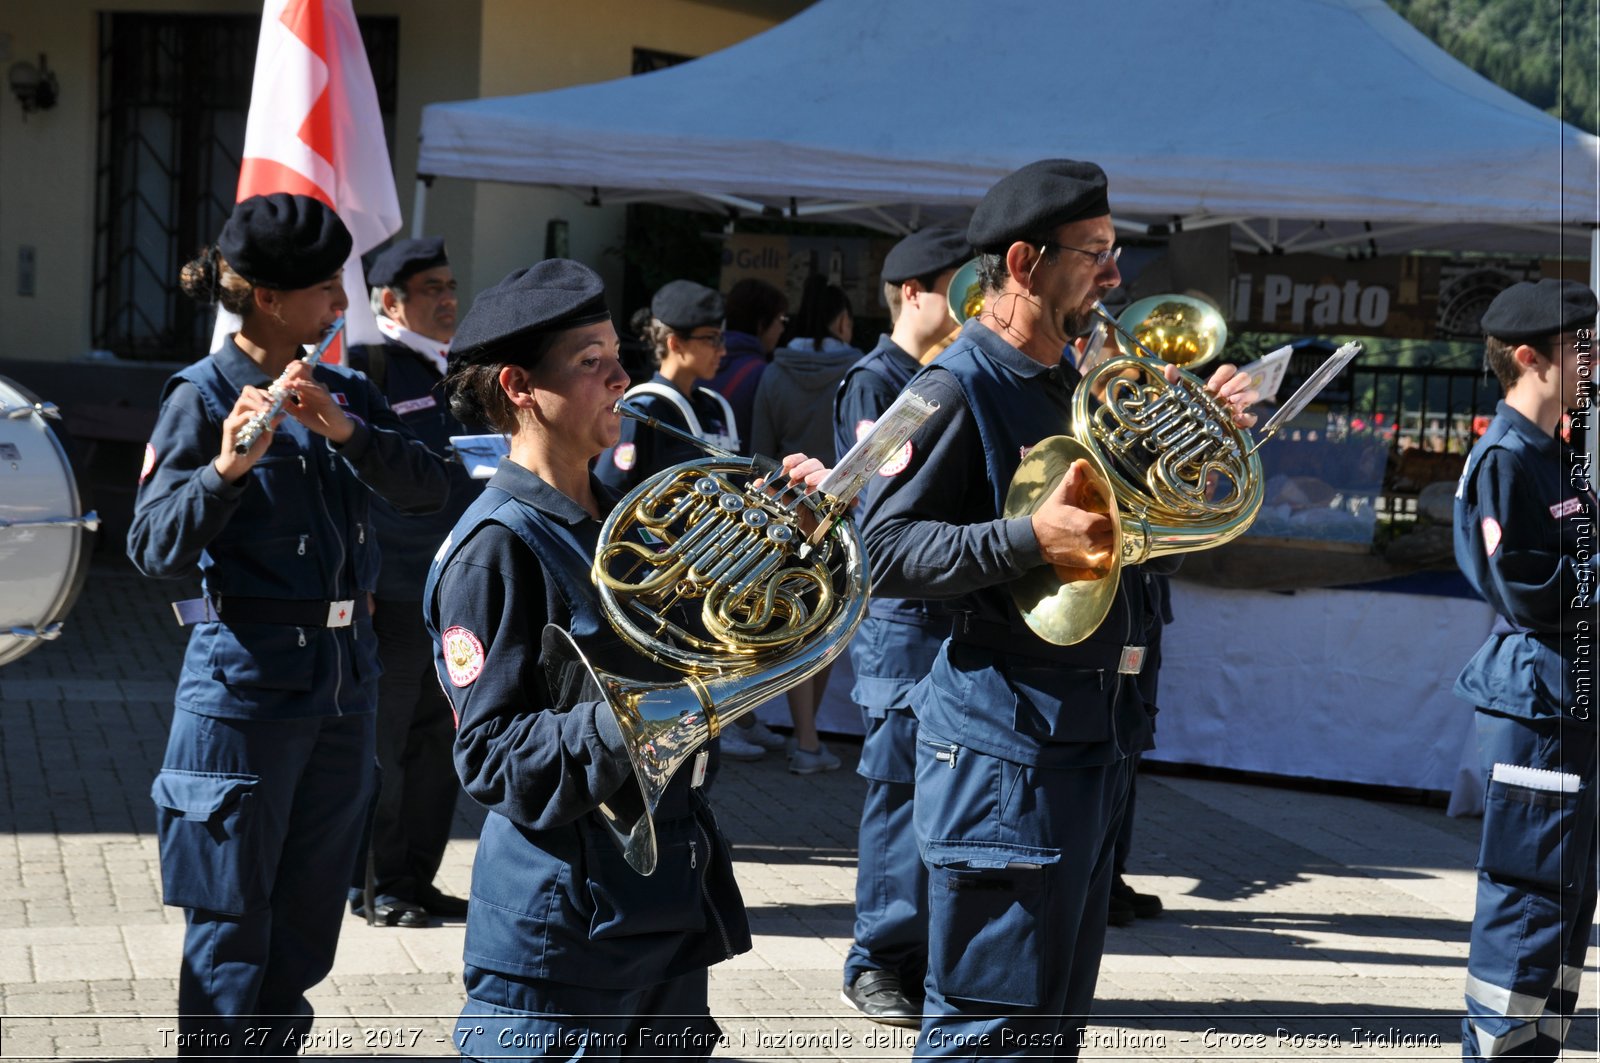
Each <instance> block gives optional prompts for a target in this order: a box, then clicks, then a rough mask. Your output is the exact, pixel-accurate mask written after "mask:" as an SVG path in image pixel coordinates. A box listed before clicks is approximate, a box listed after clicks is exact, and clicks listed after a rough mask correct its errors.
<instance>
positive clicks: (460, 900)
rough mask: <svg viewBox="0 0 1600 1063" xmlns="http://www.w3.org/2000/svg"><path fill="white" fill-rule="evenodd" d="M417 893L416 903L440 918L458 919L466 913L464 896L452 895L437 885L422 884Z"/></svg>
mask: <svg viewBox="0 0 1600 1063" xmlns="http://www.w3.org/2000/svg"><path fill="white" fill-rule="evenodd" d="M417 894H418V896H417V903H418V904H420V905H422V906H423V907H424V908H426V909H427V910H428V914H429V915H437V916H438V917H439V918H441V919H460V918H463V917H464V916H465V915H466V914H467V902H466V898H464V897H452V896H451V895H450V894H448V893H446V892H444V891H443V890H441V889H439V888H438V887H437V886H432V885H429V886H424V887H422V889H420V890H418V891H417Z"/></svg>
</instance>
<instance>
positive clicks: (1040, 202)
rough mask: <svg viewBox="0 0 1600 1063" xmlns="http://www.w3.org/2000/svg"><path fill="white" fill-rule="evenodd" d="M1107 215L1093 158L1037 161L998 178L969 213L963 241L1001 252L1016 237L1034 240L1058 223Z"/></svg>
mask: <svg viewBox="0 0 1600 1063" xmlns="http://www.w3.org/2000/svg"><path fill="white" fill-rule="evenodd" d="M1110 213H1111V206H1110V203H1109V201H1108V200H1107V198H1106V174H1105V171H1104V170H1102V169H1100V167H1098V166H1096V165H1095V164H1094V163H1092V162H1074V161H1073V160H1072V159H1042V160H1040V161H1039V162H1030V163H1029V164H1028V165H1026V166H1024V167H1023V168H1022V169H1020V170H1018V171H1016V172H1015V173H1009V174H1007V175H1006V176H1004V177H1002V178H1000V180H999V181H997V182H996V183H995V186H994V187H993V188H991V189H989V191H988V192H987V193H986V194H985V195H984V197H983V201H982V202H980V203H979V204H978V208H977V209H976V210H974V211H973V212H972V221H971V223H970V224H968V226H967V239H968V240H969V241H971V243H972V246H973V247H974V248H976V249H977V250H979V251H984V252H988V253H991V254H1000V253H1003V252H1004V251H1005V249H1006V248H1008V247H1010V246H1011V245H1012V244H1014V243H1016V242H1017V241H1018V240H1023V241H1030V240H1038V239H1040V238H1041V237H1045V236H1048V235H1050V233H1051V232H1052V231H1053V230H1054V229H1055V228H1056V227H1057V226H1059V225H1065V224H1066V223H1067V222H1069V221H1080V220H1082V219H1084V218H1099V217H1103V216H1105V215H1107V214H1110Z"/></svg>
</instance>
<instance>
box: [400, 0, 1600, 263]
mask: <svg viewBox="0 0 1600 1063" xmlns="http://www.w3.org/2000/svg"><path fill="white" fill-rule="evenodd" d="M421 139H422V143H421V150H420V155H419V159H418V172H419V174H420V175H425V176H424V178H423V179H422V180H419V186H418V203H417V208H418V209H417V210H416V211H415V212H414V218H413V223H414V225H415V226H416V227H417V229H418V231H420V230H421V225H422V216H423V210H422V208H423V207H424V205H425V204H424V201H423V192H422V188H423V187H424V186H423V180H426V179H427V178H431V177H433V176H443V177H460V178H468V179H475V180H489V181H504V182H513V183H531V184H540V185H552V186H559V187H564V188H568V189H570V190H571V191H572V192H573V193H574V194H575V195H577V196H579V197H581V198H582V199H584V200H586V201H591V202H602V203H618V202H638V201H650V202H657V203H668V204H676V205H683V206H695V207H699V208H701V209H705V208H707V207H711V208H713V209H718V210H726V211H730V212H733V213H735V214H760V213H779V214H783V215H787V216H791V217H797V218H812V219H830V220H850V221H855V222H859V223H862V224H865V225H869V226H873V227H876V228H879V229H883V230H887V231H891V232H900V231H906V230H908V229H911V228H916V227H919V226H920V225H923V224H928V223H930V222H931V221H933V220H935V219H952V218H964V217H965V216H966V214H967V213H968V211H969V210H970V208H971V206H972V205H973V204H974V203H975V202H977V200H978V199H979V198H980V197H981V196H982V195H983V193H984V191H985V190H986V189H987V188H988V187H989V186H990V185H991V184H993V182H994V181H995V180H996V179H997V178H999V177H1000V176H1002V175H1003V174H1005V173H1007V172H1009V171H1011V170H1013V169H1015V168H1016V167H1018V166H1020V165H1022V164H1024V163H1027V162H1030V161H1032V160H1034V159H1038V158H1043V157H1050V156H1069V157H1075V158H1088V159H1093V160H1095V161H1096V162H1099V163H1100V164H1101V165H1102V166H1104V168H1105V169H1106V171H1107V173H1108V174H1109V175H1110V177H1111V191H1112V208H1113V210H1114V211H1115V213H1116V216H1117V218H1118V221H1119V224H1123V225H1126V226H1128V227H1130V228H1132V227H1140V228H1143V227H1155V230H1154V231H1157V232H1161V231H1170V228H1171V227H1174V226H1181V227H1182V228H1184V229H1186V230H1194V229H1196V228H1200V227H1211V226H1218V225H1229V226H1231V227H1232V232H1233V240H1234V243H1235V245H1236V246H1238V247H1241V248H1254V249H1260V250H1277V249H1281V250H1284V251H1296V252H1298V251H1323V252H1330V253H1375V252H1385V253H1392V252H1397V251H1406V250H1418V249H1446V250H1474V251H1494V252H1507V253H1526V254H1545V255H1550V254H1557V255H1562V254H1564V255H1583V254H1586V253H1588V252H1589V250H1590V243H1591V239H1592V232H1593V231H1594V226H1595V223H1596V222H1597V221H1600V214H1597V205H1596V188H1597V180H1596V177H1597V172H1600V141H1597V140H1596V138H1595V137H1593V136H1590V135H1588V134H1585V133H1582V132H1579V131H1578V130H1576V129H1574V128H1572V127H1570V126H1567V125H1564V124H1563V123H1561V122H1559V121H1557V120H1556V119H1555V118H1552V117H1551V116H1549V115H1546V114H1544V113H1542V112H1540V111H1539V110H1538V109H1537V108H1534V107H1532V106H1530V105H1529V104H1527V103H1524V102H1522V101H1521V100H1519V99H1517V98H1516V97H1514V96H1512V95H1511V94H1510V93H1508V92H1506V91H1505V90H1503V89H1500V88H1498V87H1497V86H1495V85H1493V84H1492V83H1490V82H1488V81H1486V80H1484V79H1483V78H1481V77H1479V76H1478V75H1477V74H1475V73H1473V72H1472V71H1471V70H1469V69H1468V68H1466V67H1465V66H1463V65H1461V64H1460V63H1458V62H1457V61H1456V60H1454V59H1453V58H1451V57H1450V56H1449V55H1447V54H1446V53H1445V52H1443V51H1441V50H1440V49H1439V48H1437V47H1436V46H1435V45H1434V44H1432V43H1431V42H1430V41H1428V40H1427V38H1425V37H1424V36H1423V35H1422V34H1420V33H1419V32H1417V31H1416V30H1415V29H1413V28H1412V27H1411V26H1410V25H1409V24H1408V23H1406V22H1405V20H1404V19H1402V18H1401V17H1400V16H1398V15H1397V14H1395V13H1394V12H1393V11H1392V10H1390V8H1389V7H1388V6H1387V5H1386V4H1385V3H1383V0H1119V2H1118V3H1115V4H1091V3H1088V2H1086V0H1060V2H1042V0H886V2H877V0H874V2H868V3H864V2H861V0H819V2H818V3H816V4H815V5H814V6H812V7H810V8H808V9H807V10H805V11H803V12H802V13H800V14H799V15H797V16H796V17H794V18H792V19H790V20H789V21H787V22H784V23H782V24H781V25H778V26H776V27H774V28H773V29H771V30H769V31H768V32H766V33H763V34H761V35H759V36H757V37H754V38H751V39H750V40H747V41H745V42H743V43H741V44H738V45H736V46H734V47H732V48H728V49H726V50H724V51H721V52H717V53H715V54H712V55H709V56H706V57H704V58H702V59H698V60H696V61H694V62H692V63H687V64H684V65H682V66H678V67H674V68H671V69H667V70H663V71H659V72H656V73H652V74H647V75H644V76H641V77H635V78H627V79H621V80H617V81H610V82H604V83H600V84H594V85H585V86H580V87H576V88H570V89H560V90H556V91H552V92H542V93H534V94H530V95H524V96H507V97H500V98H493V99H482V100H470V101H464V102H457V103H439V104H433V105H430V106H428V107H426V108H425V109H424V111H423V117H422V134H421ZM1594 257H1595V259H1596V260H1600V255H1596V256H1594Z"/></svg>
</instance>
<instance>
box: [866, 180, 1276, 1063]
mask: <svg viewBox="0 0 1600 1063" xmlns="http://www.w3.org/2000/svg"><path fill="white" fill-rule="evenodd" d="M968 237H969V239H970V241H971V243H972V245H973V247H974V248H975V249H976V250H977V251H978V252H979V254H980V256H981V258H980V280H981V282H982V285H983V304H984V309H983V311H982V312H981V314H980V315H979V316H978V317H976V318H974V319H972V320H969V321H968V322H967V323H966V325H965V327H964V328H963V330H962V333H961V336H960V337H959V338H958V339H957V340H956V341H955V343H954V344H952V345H951V346H950V348H949V349H948V350H947V351H945V352H944V354H943V355H941V356H940V358H939V360H938V361H937V362H936V363H935V364H933V365H932V366H930V367H929V368H928V369H926V370H924V372H923V373H922V374H921V375H920V376H919V377H918V378H917V379H916V380H915V381H914V382H913V383H912V384H911V385H910V387H911V388H912V389H913V390H914V391H916V392H917V394H919V395H921V396H922V397H923V398H925V399H929V400H932V401H936V402H937V403H938V404H939V410H938V412H937V413H935V414H934V415H933V417H932V418H931V419H930V420H929V421H928V422H927V423H926V424H924V425H923V426H922V428H921V429H920V430H919V431H918V432H917V434H916V435H915V436H914V437H913V439H912V442H911V455H910V460H909V462H908V463H905V467H904V468H903V469H902V470H901V471H900V472H898V473H896V474H894V475H892V476H887V477H883V478H881V479H880V480H879V482H878V483H877V484H876V485H874V489H873V490H872V491H871V492H869V495H868V499H867V505H866V511H865V515H864V518H863V523H864V537H865V540H866V543H867V550H868V555H869V556H870V558H871V560H872V571H873V576H874V583H873V587H872V590H873V593H875V594H886V595H891V596H916V597H920V598H929V599H946V600H949V601H950V603H951V606H952V609H953V610H954V611H955V614H956V618H957V619H956V621H955V628H954V631H953V633H952V635H951V637H950V639H949V640H948V641H947V642H946V643H945V644H944V647H943V649H942V651H941V653H940V655H939V657H938V658H937V660H936V661H935V663H934V666H933V669H932V671H931V673H930V674H929V675H928V677H927V678H926V679H924V680H923V681H922V682H921V683H920V684H919V685H918V686H917V687H916V688H915V689H914V690H913V692H912V694H911V700H912V706H913V708H914V709H915V710H916V714H917V718H918V721H919V727H920V734H919V739H918V750H917V772H916V775H917V782H916V785H917V801H916V810H915V816H916V826H917V835H918V841H919V843H920V844H921V847H922V852H923V859H924V862H925V863H926V865H927V867H928V872H929V876H930V890H929V906H930V912H929V922H930V925H929V937H930V940H929V957H928V981H927V988H928V995H927V1003H926V1009H925V1017H924V1019H923V1025H922V1031H921V1036H920V1038H919V1044H918V1047H917V1053H916V1054H917V1056H918V1058H922V1057H923V1056H924V1055H927V1056H937V1055H944V1054H958V1055H962V1056H967V1057H971V1056H974V1055H976V1056H980V1057H982V1056H995V1055H1013V1054H1020V1053H1023V1052H1027V1051H1029V1050H1030V1049H1034V1050H1044V1051H1048V1052H1050V1053H1051V1054H1052V1055H1056V1056H1058V1057H1061V1058H1073V1057H1076V1055H1077V1045H1078V1044H1079V1040H1080V1037H1081V1035H1082V1031H1083V1029H1084V1026H1085V1024H1086V1017H1087V1015H1088V1012H1089V1007H1090V1004H1091V1001H1092V998H1093V994H1094V985H1095V979H1096V976H1097V974H1098V971H1099V965H1100V955H1101V951H1102V948H1103V945H1104V939H1105V926H1106V914H1107V906H1108V896H1109V889H1110V886H1111V879H1112V867H1111V860H1112V844H1113V840H1114V838H1115V836H1116V833H1117V829H1118V826H1119V824H1120V822H1121V819H1122V816H1123V813H1124V804H1125V800H1126V796H1127V793H1128V786H1129V779H1130V777H1131V772H1132V765H1133V759H1132V758H1133V754H1135V753H1137V752H1138V751H1140V750H1141V749H1143V748H1144V747H1145V745H1146V743H1147V740H1148V738H1149V735H1150V719H1149V716H1148V714H1147V712H1146V708H1145V706H1144V704H1143V702H1142V701H1141V700H1140V697H1139V693H1138V687H1137V683H1136V680H1137V678H1138V674H1139V671H1140V669H1141V667H1142V665H1143V647H1144V640H1145V633H1146V621H1145V617H1144V615H1143V611H1144V610H1143V605H1142V603H1143V600H1144V596H1143V594H1142V592H1141V591H1140V590H1139V589H1138V586H1137V583H1136V581H1137V580H1138V579H1139V574H1138V572H1137V571H1136V570H1132V569H1130V568H1123V567H1120V566H1119V565H1117V564H1115V563H1114V562H1115V561H1116V559H1117V557H1118V556H1119V552H1120V553H1121V554H1122V555H1124V556H1127V551H1126V550H1123V548H1122V545H1121V544H1122V542H1123V539H1124V538H1125V536H1124V534H1123V533H1122V532H1120V531H1119V526H1118V524H1117V521H1116V519H1114V517H1113V516H1109V515H1108V514H1107V513H1106V509H1107V502H1108V501H1109V499H1108V492H1109V486H1108V485H1107V484H1106V483H1104V482H1102V481H1101V480H1100V479H1099V475H1098V474H1097V473H1095V472H1094V471H1092V464H1091V463H1090V462H1088V461H1085V460H1081V459H1080V460H1076V461H1071V462H1069V463H1066V464H1065V465H1064V466H1063V469H1064V475H1060V476H1059V478H1058V482H1056V483H1055V484H1054V485H1053V486H1051V487H1049V488H1047V489H1045V490H1042V491H1040V492H1039V493H1038V497H1037V500H1036V503H1035V505H1034V506H1033V508H1032V511H1031V514H1029V515H1022V516H1014V517H1010V518H1007V517H1006V516H1005V515H1004V514H1005V513H1006V510H1007V489H1008V485H1009V484H1011V483H1012V479H1013V476H1014V474H1016V472H1017V470H1018V467H1019V465H1021V464H1022V462H1023V459H1024V457H1025V456H1026V454H1027V452H1028V451H1029V450H1030V449H1031V448H1033V447H1034V446H1035V444H1038V443H1040V442H1041V441H1042V440H1044V439H1046V438H1047V437H1053V436H1059V435H1061V434H1063V433H1065V432H1067V430H1068V428H1067V426H1068V424H1069V421H1070V419H1071V413H1072V406H1073V398H1074V392H1075V389H1076V388H1077V385H1078V384H1079V382H1080V380H1081V379H1082V378H1081V377H1080V376H1079V374H1078V372H1077V371H1076V370H1075V369H1074V368H1073V367H1072V363H1071V361H1070V360H1064V359H1063V357H1062V355H1063V351H1064V350H1066V349H1067V347H1068V345H1069V344H1070V343H1071V342H1072V340H1073V339H1074V338H1075V337H1076V336H1078V335H1081V334H1082V333H1083V332H1084V331H1085V330H1086V326H1087V325H1088V324H1089V322H1090V320H1091V315H1092V314H1093V313H1094V311H1095V308H1096V303H1097V302H1098V300H1099V299H1100V297H1101V296H1102V295H1103V294H1104V293H1105V292H1107V291H1109V290H1110V289H1112V288H1115V287H1116V286H1117V285H1118V284H1119V283H1120V282H1121V276H1120V274H1119V273H1118V271H1117V257H1118V249H1117V248H1116V246H1115V243H1114V239H1115V230H1114V229H1113V227H1112V224H1111V217H1110V210H1109V206H1108V201H1107V191H1106V179H1105V174H1104V173H1103V172H1102V171H1101V169H1100V168H1099V167H1098V166H1095V165H1094V164H1092V163H1084V162H1073V161H1070V160H1045V161H1042V162H1037V163H1033V164H1030V165H1028V166H1025V167H1023V168H1022V169H1020V170H1018V171H1017V172H1015V173H1013V174H1010V175H1009V176H1007V177H1005V178H1003V179H1002V180H1001V181H1000V182H999V183H998V184H996V185H995V186H994V187H993V188H992V189H991V190H990V191H989V192H988V194H987V195H986V196H985V197H984V199H983V201H982V202H981V203H980V204H979V206H978V208H977V210H976V212H975V213H974V215H973V218H972V222H971V225H970V227H969V229H968ZM1165 379H1166V381H1167V382H1168V383H1169V384H1170V383H1173V382H1176V381H1177V379H1178V373H1177V370H1176V369H1175V368H1172V367H1169V368H1168V370H1167V372H1166V374H1165ZM1156 383H1157V385H1159V383H1160V381H1159V379H1158V380H1157V381H1156ZM1249 385H1250V381H1249V379H1248V377H1245V376H1242V375H1239V374H1237V373H1236V371H1235V370H1234V368H1233V367H1232V366H1224V367H1223V368H1222V369H1219V370H1218V371H1217V372H1216V373H1215V374H1214V375H1213V376H1212V377H1211V379H1210V380H1209V381H1208V382H1207V383H1206V385H1205V390H1206V392H1208V393H1209V395H1210V396H1212V398H1214V399H1215V400H1216V408H1217V409H1218V410H1226V411H1227V413H1228V414H1229V415H1231V416H1232V418H1233V420H1234V421H1235V422H1236V423H1237V424H1238V425H1242V426H1248V425H1250V424H1252V423H1254V417H1252V416H1251V415H1250V414H1248V413H1245V412H1244V411H1245V409H1246V408H1247V407H1248V405H1249V404H1250V403H1251V402H1252V401H1253V400H1254V398H1255V393H1254V392H1253V391H1251V390H1249ZM1195 390H1198V389H1195ZM1141 556H1142V554H1139V553H1135V554H1133V555H1132V560H1135V561H1137V560H1139V559H1140V557H1141ZM1047 566H1048V568H1049V569H1053V570H1054V573H1055V576H1056V577H1057V578H1059V580H1061V581H1064V582H1066V583H1069V584H1072V585H1074V586H1076V585H1080V584H1081V585H1083V586H1095V585H1098V586H1099V587H1101V588H1103V589H1104V592H1105V593H1104V595H1103V596H1102V600H1101V604H1100V607H1102V608H1103V607H1106V603H1107V602H1109V606H1108V607H1109V612H1108V613H1106V614H1105V619H1104V620H1103V622H1099V623H1098V625H1097V626H1094V627H1093V628H1092V630H1087V631H1085V632H1082V633H1079V634H1075V635H1073V636H1071V637H1070V638H1066V639H1053V640H1052V641H1046V640H1045V638H1042V637H1040V635H1038V634H1035V630H1036V628H1035V627H1033V626H1031V624H1032V620H1030V619H1028V618H1025V617H1024V614H1023V612H1022V610H1021V609H1020V608H1019V606H1018V604H1017V603H1016V602H1015V601H1014V594H1015V593H1016V591H1017V587H1018V586H1019V585H1020V583H1021V582H1026V580H1025V578H1026V577H1028V576H1030V575H1032V576H1033V577H1034V578H1035V579H1037V578H1038V577H1039V576H1041V575H1047V574H1048V569H1047ZM1094 615H1095V616H1096V617H1098V616H1099V615H1100V614H1099V613H1098V612H1096V613H1095V614H1094ZM1091 623H1092V622H1091ZM1058 641H1070V642H1072V643H1073V644H1071V645H1058V644H1056V642H1058Z"/></svg>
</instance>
